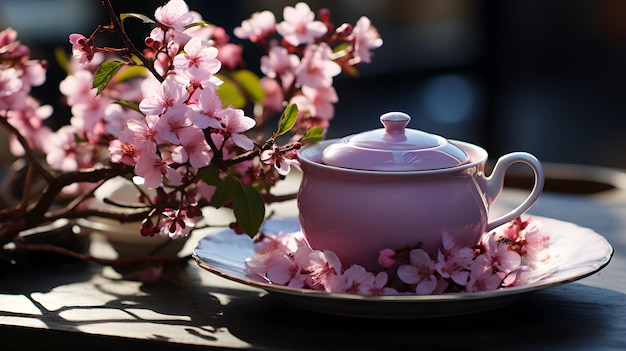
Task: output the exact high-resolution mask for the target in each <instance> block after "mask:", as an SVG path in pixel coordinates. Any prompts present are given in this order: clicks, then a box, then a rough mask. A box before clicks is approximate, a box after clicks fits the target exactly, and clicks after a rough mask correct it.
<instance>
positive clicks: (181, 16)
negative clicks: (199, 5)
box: [154, 0, 194, 32]
mask: <svg viewBox="0 0 626 351" xmlns="http://www.w3.org/2000/svg"><path fill="white" fill-rule="evenodd" d="M154 18H155V19H156V20H157V21H158V22H159V23H161V24H163V25H166V26H168V27H171V28H174V29H175V30H177V31H181V32H182V31H183V30H184V29H185V26H186V25H188V24H191V23H193V20H194V17H193V15H192V14H191V13H190V12H189V7H188V6H187V4H186V3H185V1H183V0H170V1H168V2H167V3H166V4H165V5H163V6H161V7H158V8H157V9H156V11H154Z"/></svg>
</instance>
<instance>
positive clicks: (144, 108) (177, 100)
mask: <svg viewBox="0 0 626 351" xmlns="http://www.w3.org/2000/svg"><path fill="white" fill-rule="evenodd" d="M141 89H142V91H143V92H144V96H145V98H144V99H143V100H141V102H140V103H139V110H141V112H142V113H143V114H146V115H164V114H167V113H170V114H179V113H180V112H184V110H185V109H186V108H187V105H186V104H185V101H186V100H187V97H188V93H187V89H186V88H185V86H183V85H181V84H178V82H177V81H176V79H175V77H174V76H171V75H170V76H168V77H167V78H165V80H164V81H163V83H160V82H159V81H157V80H156V79H146V80H145V81H144V83H143V84H142V87H141ZM181 110H182V111H181Z"/></svg>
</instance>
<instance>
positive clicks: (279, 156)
mask: <svg viewBox="0 0 626 351" xmlns="http://www.w3.org/2000/svg"><path fill="white" fill-rule="evenodd" d="M261 161H262V162H263V163H265V164H267V165H274V168H275V169H276V171H277V172H278V174H280V175H287V174H289V171H290V170H291V166H295V167H299V166H300V162H299V161H298V160H297V159H295V158H288V157H286V155H285V154H284V153H282V152H281V151H280V148H279V147H278V146H276V145H274V147H272V148H270V149H267V150H263V151H262V152H261Z"/></svg>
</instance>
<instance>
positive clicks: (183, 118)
mask: <svg viewBox="0 0 626 351" xmlns="http://www.w3.org/2000/svg"><path fill="white" fill-rule="evenodd" d="M176 110H178V111H179V112H178V113H166V114H163V115H161V118H159V120H158V121H157V123H156V124H155V126H154V129H155V130H156V132H157V135H156V136H157V141H163V142H168V143H172V144H174V145H177V144H180V143H181V139H180V138H181V135H182V133H184V131H185V129H187V128H189V127H191V126H192V125H193V124H192V123H191V118H190V117H191V109H190V108H189V107H188V106H187V105H184V104H183V105H181V106H178V107H177V108H176ZM170 111H171V110H170Z"/></svg>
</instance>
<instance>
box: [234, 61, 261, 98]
mask: <svg viewBox="0 0 626 351" xmlns="http://www.w3.org/2000/svg"><path fill="white" fill-rule="evenodd" d="M231 76H232V78H233V80H235V82H237V84H239V86H240V87H241V88H242V89H243V90H244V92H245V93H246V94H247V95H248V96H249V97H250V99H252V100H253V101H263V99H264V98H265V91H264V90H263V88H261V83H260V80H259V76H257V75H256V74H255V73H254V72H252V71H249V70H246V69H241V70H237V71H234V72H232V74H231Z"/></svg>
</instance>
